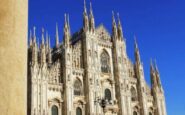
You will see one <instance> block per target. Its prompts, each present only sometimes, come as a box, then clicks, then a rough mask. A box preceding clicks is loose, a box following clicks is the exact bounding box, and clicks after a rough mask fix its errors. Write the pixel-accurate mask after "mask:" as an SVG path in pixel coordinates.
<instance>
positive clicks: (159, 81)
mask: <svg viewBox="0 0 185 115" xmlns="http://www.w3.org/2000/svg"><path fill="white" fill-rule="evenodd" d="M155 74H156V79H157V83H158V86H159V87H162V85H161V80H160V73H159V70H158V67H157V62H156V60H155Z"/></svg>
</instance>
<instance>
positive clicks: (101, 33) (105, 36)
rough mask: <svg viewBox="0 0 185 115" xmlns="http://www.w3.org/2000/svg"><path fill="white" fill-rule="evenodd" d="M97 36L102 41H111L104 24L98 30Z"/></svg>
mask: <svg viewBox="0 0 185 115" xmlns="http://www.w3.org/2000/svg"><path fill="white" fill-rule="evenodd" d="M96 34H97V36H98V38H99V39H100V40H103V41H110V40H111V36H110V34H109V32H108V31H107V29H106V28H105V26H104V25H103V24H101V25H100V26H98V27H97V28H96Z"/></svg>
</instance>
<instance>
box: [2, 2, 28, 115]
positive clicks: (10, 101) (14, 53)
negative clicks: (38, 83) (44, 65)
mask: <svg viewBox="0 0 185 115" xmlns="http://www.w3.org/2000/svg"><path fill="white" fill-rule="evenodd" d="M27 15H28V0H0V112H1V113H0V114H1V115H26V93H27V92H26V87H27V86H26V82H27V80H26V76H27V23H28V22H27V20H28V18H27V17H28V16H27Z"/></svg>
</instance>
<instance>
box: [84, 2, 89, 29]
mask: <svg viewBox="0 0 185 115" xmlns="http://www.w3.org/2000/svg"><path fill="white" fill-rule="evenodd" d="M88 29H89V19H88V15H87V8H86V1H85V0H84V12H83V30H84V32H87V31H88Z"/></svg>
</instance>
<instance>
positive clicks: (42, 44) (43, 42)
mask: <svg viewBox="0 0 185 115" xmlns="http://www.w3.org/2000/svg"><path fill="white" fill-rule="evenodd" d="M43 44H44V28H42V45H43Z"/></svg>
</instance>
